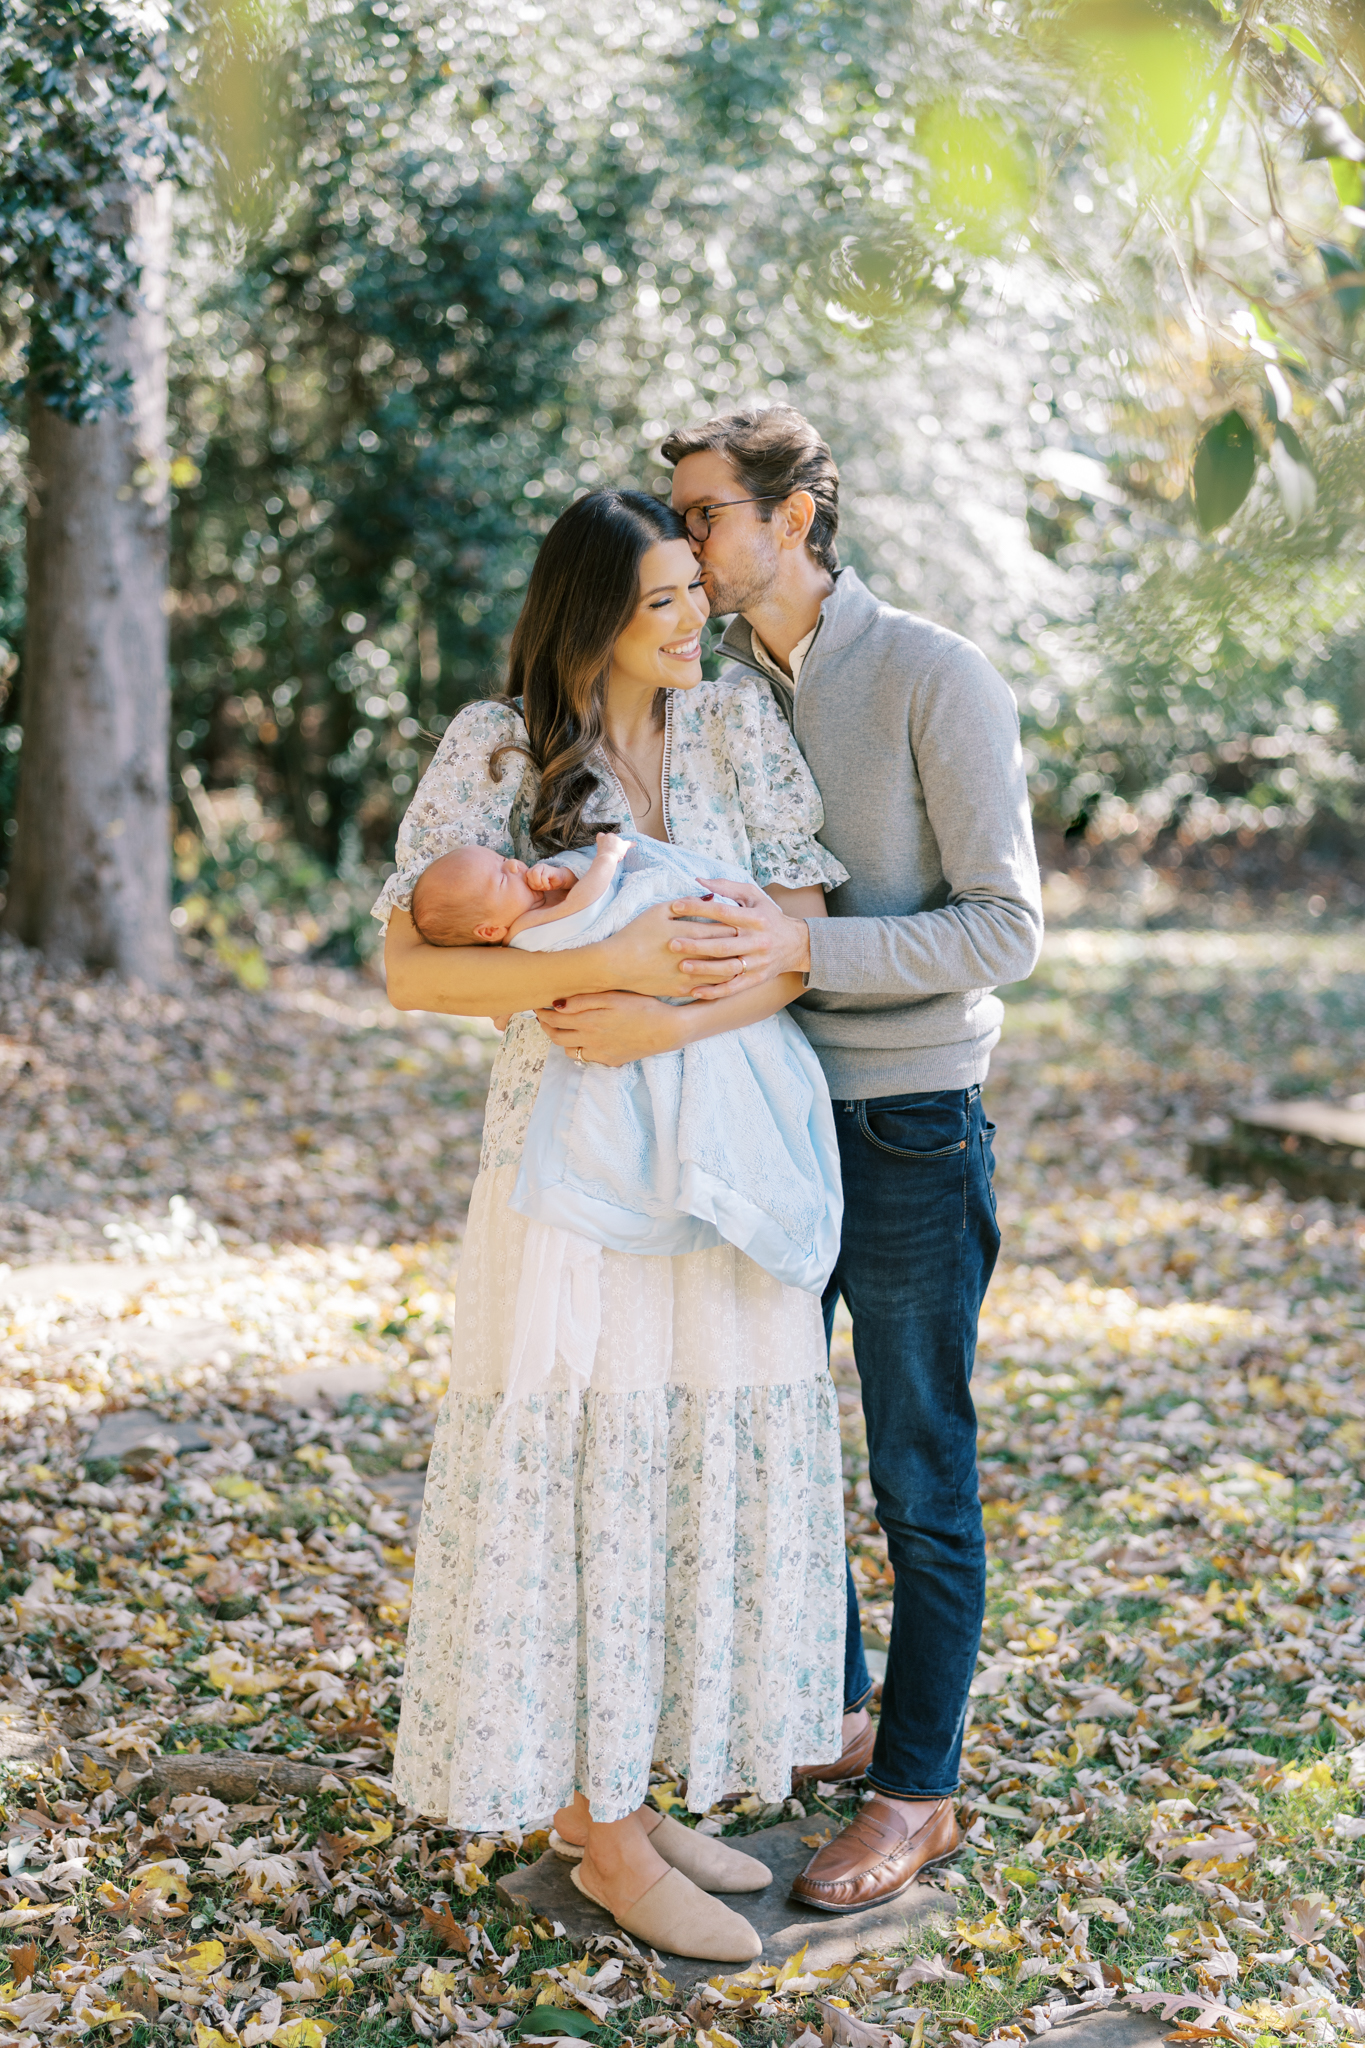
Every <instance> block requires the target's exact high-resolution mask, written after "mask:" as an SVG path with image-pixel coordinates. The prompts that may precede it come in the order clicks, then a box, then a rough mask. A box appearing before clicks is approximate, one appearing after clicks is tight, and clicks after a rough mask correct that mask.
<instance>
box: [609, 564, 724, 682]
mask: <svg viewBox="0 0 1365 2048" xmlns="http://www.w3.org/2000/svg"><path fill="white" fill-rule="evenodd" d="M709 611H710V606H709V605H708V603H707V600H706V592H705V591H704V590H703V588H702V584H701V578H700V576H699V574H698V572H697V565H696V562H695V561H694V560H693V558H692V550H691V548H690V547H689V546H688V544H687V542H686V541H685V540H661V541H659V542H657V543H656V544H655V546H654V547H652V548H650V549H649V550H648V552H647V553H646V554H645V555H644V557H643V558H642V560H641V562H640V596H639V600H638V602H637V604H636V606H635V610H634V612H633V614H632V616H631V619H630V623H629V625H627V627H626V628H625V630H624V632H623V633H622V634H621V635H620V637H619V638H618V640H617V642H616V645H615V646H614V647H613V648H612V651H611V676H610V679H609V684H608V687H609V688H610V687H611V686H612V685H613V684H617V685H619V684H621V683H625V684H627V685H629V686H632V687H633V688H635V689H639V690H650V691H653V690H691V689H695V687H696V685H697V684H698V683H699V682H700V681H701V629H702V626H703V625H704V624H705V622H706V619H707V616H708V613H709Z"/></svg>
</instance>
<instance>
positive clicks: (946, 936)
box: [672, 643, 1043, 1010]
mask: <svg viewBox="0 0 1365 2048" xmlns="http://www.w3.org/2000/svg"><path fill="white" fill-rule="evenodd" d="M908 740H909V743H910V745H911V747H912V748H913V751H914V757H915V766H916V769H917V770H918V773H919V779H920V785H921V788H922V790H923V792H924V801H925V808H926V810H927V812H928V815H929V822H930V825H931V826H932V828H933V831H934V835H935V838H936V839H937V841H938V846H939V854H940V860H941V863H942V867H943V874H944V879H945V880H946V882H947V885H948V890H949V901H948V902H947V903H946V904H945V905H944V906H943V907H942V908H941V909H937V910H921V911H916V912H912V913H909V914H906V915H904V916H891V917H833V918H829V919H828V920H826V921H824V922H821V923H818V924H810V923H807V925H806V928H805V929H804V930H803V931H794V930H793V929H792V927H791V920H790V919H787V920H782V919H779V918H778V917H777V915H776V913H775V912H774V911H773V909H772V907H771V906H769V905H767V904H765V903H764V901H763V899H762V898H761V896H760V895H759V894H758V892H757V891H754V892H745V902H744V906H743V907H742V908H741V909H740V910H737V911H736V912H735V914H734V917H733V919H732V922H733V924H734V926H735V929H736V937H735V938H734V939H730V938H729V937H728V936H727V937H721V936H719V935H718V936H716V937H714V938H711V939H691V938H681V937H680V938H677V939H675V940H673V942H672V943H673V944H674V945H675V946H676V947H678V949H679V950H680V951H682V952H684V953H685V954H686V955H687V956H688V957H689V958H690V959H691V960H692V961H693V963H694V965H693V969H692V971H693V972H694V973H696V974H698V975H707V974H714V973H715V972H716V971H717V967H718V964H719V962H721V961H723V960H725V959H728V958H735V957H739V956H742V957H745V958H748V959H749V960H750V962H751V966H750V971H749V972H748V973H746V974H745V975H744V976H743V977H741V979H740V980H739V981H738V982H737V983H736V984H735V985H734V988H735V993H736V994H738V993H740V992H741V991H743V990H744V989H746V988H748V987H750V986H754V985H756V983H757V982H758V981H759V980H760V979H761V978H762V977H763V976H764V975H765V974H768V973H780V972H789V971H793V970H794V971H797V972H801V973H805V974H808V976H809V988H810V991H811V992H812V995H813V998H814V1000H813V1001H811V1002H810V1007H811V1008H818V1009H835V1010H837V1009H838V1008H839V1007H840V1006H841V999H845V998H855V999H856V998H861V997H866V996H899V997H902V998H904V999H909V1000H915V999H918V998H923V997H928V996H937V995H947V994H951V993H956V992H963V991H967V990H970V989H978V988H995V987H999V986H1000V985H1002V984H1004V983H1007V982H1012V981H1022V980H1024V979H1025V977H1026V976H1027V975H1029V974H1031V973H1032V971H1033V969H1034V967H1035V966H1036V965H1037V960H1038V953H1039V949H1040V947H1041V944H1042V934H1043V914H1042V900H1041V892H1040V888H1039V880H1038V862H1037V856H1036V854H1035V852H1034V848H1033V828H1032V822H1031V819H1030V814H1029V802H1028V782H1027V778H1026V776H1025V773H1024V762H1023V753H1022V749H1021V747H1020V744H1019V720H1018V713H1017V711H1016V709H1015V705H1014V699H1013V696H1012V695H1011V693H1010V691H1009V688H1008V686H1007V685H1006V684H1005V682H1004V681H1003V680H1002V679H1001V677H1000V676H998V675H997V674H996V672H995V670H994V669H993V668H992V667H991V665H990V663H989V662H988V661H987V660H986V658H985V656H984V655H983V654H981V653H980V652H979V651H978V650H977V649H976V648H973V647H969V646H967V645H965V644H963V643H957V644H956V645H955V646H954V648H953V650H952V652H951V653H950V654H949V655H948V656H947V657H945V659H944V661H943V662H942V663H941V664H940V667H939V669H938V670H937V671H935V673H934V674H933V675H932V676H930V677H928V678H926V681H925V684H924V685H923V687H922V688H921V689H919V690H918V691H917V692H916V693H915V700H914V724H913V726H912V729H911V731H910V733H909V735H908ZM889 823H890V821H888V828H889ZM737 893H738V892H737ZM673 908H674V909H675V910H676V911H678V912H680V913H682V914H686V912H687V911H688V910H689V909H693V908H695V906H693V905H690V904H685V903H678V904H674V905H673ZM760 942H762V943H763V944H764V945H766V948H767V950H766V953H765V954H763V955H760V953H759V946H760ZM717 992H719V993H722V994H724V995H726V996H727V997H728V996H729V994H730V990H729V989H725V988H722V989H720V990H719V991H717V989H716V987H715V986H714V985H713V986H712V987H711V988H709V989H708V990H707V991H705V993H704V995H703V1000H705V1001H714V1000H715V997H716V993H717Z"/></svg>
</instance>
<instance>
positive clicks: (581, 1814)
mask: <svg viewBox="0 0 1365 2048" xmlns="http://www.w3.org/2000/svg"><path fill="white" fill-rule="evenodd" d="M591 1822H592V1815H591V1811H590V1809H589V1806H588V1802H587V1800H586V1799H585V1798H584V1797H583V1794H582V1793H581V1792H575V1793H574V1796H573V1798H572V1799H571V1800H570V1802H569V1804H568V1805H567V1806H561V1807H560V1809H559V1811H558V1812H557V1813H556V1815H555V1817H554V1819H553V1820H552V1821H551V1822H550V1826H551V1827H552V1828H553V1829H554V1831H555V1833H556V1834H557V1835H558V1836H559V1838H560V1840H561V1841H562V1842H569V1843H571V1844H572V1846H573V1847H574V1848H575V1849H581V1848H582V1847H583V1845H584V1843H585V1842H586V1841H587V1839H588V1829H589V1827H590V1825H591Z"/></svg>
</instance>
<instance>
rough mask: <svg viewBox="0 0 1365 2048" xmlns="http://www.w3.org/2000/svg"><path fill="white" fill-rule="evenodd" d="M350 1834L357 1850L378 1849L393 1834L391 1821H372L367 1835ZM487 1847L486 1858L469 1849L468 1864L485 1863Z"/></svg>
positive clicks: (356, 1831)
mask: <svg viewBox="0 0 1365 2048" xmlns="http://www.w3.org/2000/svg"><path fill="white" fill-rule="evenodd" d="M351 1833H352V1835H353V1837H354V1840H355V1844H356V1847H357V1848H359V1849H377V1848H378V1847H379V1844H380V1843H381V1842H387V1841H388V1839H389V1836H390V1835H391V1834H392V1833H393V1822H392V1821H391V1820H374V1821H372V1822H371V1824H370V1831H369V1833H368V1834H361V1833H360V1831H359V1829H355V1828H353V1829H352V1830H351ZM477 1846H478V1847H479V1848H480V1849H482V1848H483V1847H484V1846H485V1845H484V1844H483V1843H482V1842H480V1843H479V1844H478V1845H477ZM487 1846H488V1856H476V1855H475V1854H474V1851H473V1850H472V1849H471V1850H470V1851H469V1852H468V1853H469V1860H470V1862H471V1863H479V1864H483V1863H487V1861H488V1857H489V1856H491V1855H492V1854H493V1846H494V1845H493V1844H492V1843H491V1842H490V1843H489V1844H488V1845H487Z"/></svg>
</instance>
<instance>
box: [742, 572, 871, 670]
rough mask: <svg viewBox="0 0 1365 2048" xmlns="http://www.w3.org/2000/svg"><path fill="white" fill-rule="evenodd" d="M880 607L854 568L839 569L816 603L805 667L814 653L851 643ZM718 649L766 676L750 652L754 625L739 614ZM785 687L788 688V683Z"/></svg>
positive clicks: (837, 649)
mask: <svg viewBox="0 0 1365 2048" xmlns="http://www.w3.org/2000/svg"><path fill="white" fill-rule="evenodd" d="M880 609H881V606H880V605H879V604H878V602H877V599H876V598H875V597H874V596H873V595H872V592H871V591H870V590H869V589H868V587H867V585H866V584H865V583H864V582H863V581H862V579H861V578H860V577H859V575H858V572H857V570H856V569H841V570H840V571H839V573H838V575H837V576H836V577H835V579H834V588H833V590H831V592H830V594H829V596H828V597H827V598H826V599H825V601H824V603H823V604H822V605H821V607H820V617H819V620H818V622H817V625H816V630H815V639H814V641H813V643H812V645H811V649H810V652H809V654H808V655H807V656H806V667H807V668H809V665H810V663H811V662H813V661H814V660H815V658H816V656H817V655H819V656H821V657H823V656H824V655H826V654H838V653H841V652H842V650H843V649H844V648H845V647H851V646H852V644H853V642H854V641H855V640H857V639H858V638H859V637H860V636H861V635H862V634H863V633H865V632H866V631H867V629H868V627H869V626H870V625H871V624H872V621H873V620H874V619H875V618H876V616H877V613H878V612H879V611H880ZM720 651H721V653H722V655H724V657H725V658H726V660H727V661H737V662H739V663H740V664H741V666H742V667H744V668H751V669H753V670H754V672H755V674H757V675H761V676H764V677H765V678H766V677H767V676H768V671H767V670H766V669H765V668H764V666H763V664H762V663H761V662H760V661H759V660H758V658H757V656H756V655H755V653H754V629H753V627H752V626H751V625H750V624H749V621H748V620H747V619H746V618H744V617H743V616H742V615H740V616H737V617H735V618H733V619H731V621H730V623H729V625H728V626H727V627H726V629H725V631H724V633H723V634H722V635H721V642H720ZM768 679H769V680H771V678H768ZM787 687H788V689H790V688H791V685H790V684H788V685H787Z"/></svg>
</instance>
